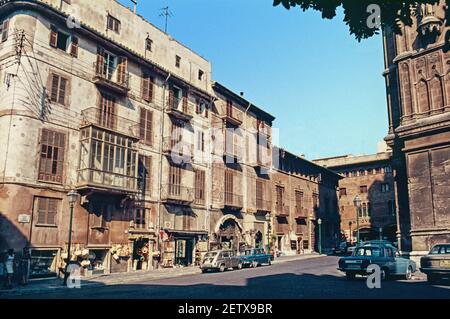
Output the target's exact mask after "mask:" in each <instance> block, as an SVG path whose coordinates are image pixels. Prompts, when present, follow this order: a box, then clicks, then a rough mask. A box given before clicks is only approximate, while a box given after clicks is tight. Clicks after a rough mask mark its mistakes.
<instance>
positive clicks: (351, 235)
mask: <svg viewBox="0 0 450 319" xmlns="http://www.w3.org/2000/svg"><path fill="white" fill-rule="evenodd" d="M348 228H349V231H350V233H349V236H350V244H351V243H352V241H353V234H352V221H349V222H348Z"/></svg>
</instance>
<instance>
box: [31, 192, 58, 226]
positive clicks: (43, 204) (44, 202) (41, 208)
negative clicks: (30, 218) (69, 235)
mask: <svg viewBox="0 0 450 319" xmlns="http://www.w3.org/2000/svg"><path fill="white" fill-rule="evenodd" d="M36 200H37V224H38V225H52V226H56V214H57V212H58V207H59V203H60V201H61V200H60V199H56V198H47V197H37V198H36Z"/></svg>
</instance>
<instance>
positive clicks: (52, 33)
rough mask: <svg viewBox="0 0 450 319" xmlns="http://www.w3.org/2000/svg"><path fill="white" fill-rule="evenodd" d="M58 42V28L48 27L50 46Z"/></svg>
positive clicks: (54, 45)
mask: <svg viewBox="0 0 450 319" xmlns="http://www.w3.org/2000/svg"><path fill="white" fill-rule="evenodd" d="M57 43H58V30H57V29H56V28H55V27H54V26H52V27H51V29H50V46H51V47H54V48H56V47H57Z"/></svg>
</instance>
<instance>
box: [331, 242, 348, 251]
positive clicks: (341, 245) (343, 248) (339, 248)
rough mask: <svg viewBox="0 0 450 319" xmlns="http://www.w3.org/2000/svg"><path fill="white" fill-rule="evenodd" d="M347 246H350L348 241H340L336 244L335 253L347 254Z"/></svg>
mask: <svg viewBox="0 0 450 319" xmlns="http://www.w3.org/2000/svg"><path fill="white" fill-rule="evenodd" d="M347 246H348V244H347V242H346V241H343V242H340V243H339V244H338V245H337V246H336V248H335V249H334V253H335V254H345V253H347Z"/></svg>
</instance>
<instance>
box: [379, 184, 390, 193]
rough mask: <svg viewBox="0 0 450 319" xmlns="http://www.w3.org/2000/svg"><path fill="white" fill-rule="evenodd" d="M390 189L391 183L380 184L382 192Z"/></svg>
mask: <svg viewBox="0 0 450 319" xmlns="http://www.w3.org/2000/svg"><path fill="white" fill-rule="evenodd" d="M390 190H391V185H389V184H388V183H383V184H381V192H382V193H387V192H389V191H390Z"/></svg>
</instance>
